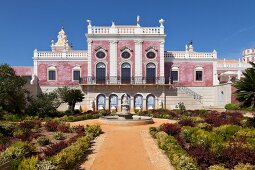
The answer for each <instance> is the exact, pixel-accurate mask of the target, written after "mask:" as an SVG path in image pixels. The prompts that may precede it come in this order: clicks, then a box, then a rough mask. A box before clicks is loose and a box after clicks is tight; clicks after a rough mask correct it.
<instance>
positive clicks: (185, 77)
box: [165, 62, 213, 86]
mask: <svg viewBox="0 0 255 170" xmlns="http://www.w3.org/2000/svg"><path fill="white" fill-rule="evenodd" d="M172 65H173V63H172V62H166V63H165V78H166V79H168V78H169V76H170V71H171V67H172ZM174 66H178V67H179V82H175V84H176V85H177V86H212V85H213V62H178V63H174ZM196 66H202V67H203V69H204V72H203V81H201V82H196V81H195V67H196Z"/></svg>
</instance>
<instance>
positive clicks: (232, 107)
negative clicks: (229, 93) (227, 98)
mask: <svg viewBox="0 0 255 170" xmlns="http://www.w3.org/2000/svg"><path fill="white" fill-rule="evenodd" d="M225 109H227V110H237V109H239V106H238V105H237V104H234V103H228V104H226V105H225Z"/></svg>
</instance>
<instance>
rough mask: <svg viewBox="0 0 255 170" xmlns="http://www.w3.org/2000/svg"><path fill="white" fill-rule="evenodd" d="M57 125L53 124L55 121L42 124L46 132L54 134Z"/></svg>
mask: <svg viewBox="0 0 255 170" xmlns="http://www.w3.org/2000/svg"><path fill="white" fill-rule="evenodd" d="M58 125H59V123H57V122H55V121H47V122H46V123H45V124H44V127H45V128H46V130H47V131H50V132H56V131H57V128H58Z"/></svg>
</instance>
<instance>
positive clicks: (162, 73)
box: [159, 41, 165, 77]
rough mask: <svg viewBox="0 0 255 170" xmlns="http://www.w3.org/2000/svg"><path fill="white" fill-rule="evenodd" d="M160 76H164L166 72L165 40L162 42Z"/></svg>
mask: <svg viewBox="0 0 255 170" xmlns="http://www.w3.org/2000/svg"><path fill="white" fill-rule="evenodd" d="M159 51H160V54H159V55H160V65H159V67H160V77H164V76H165V74H164V72H165V58H164V52H165V41H162V42H160V49H159Z"/></svg>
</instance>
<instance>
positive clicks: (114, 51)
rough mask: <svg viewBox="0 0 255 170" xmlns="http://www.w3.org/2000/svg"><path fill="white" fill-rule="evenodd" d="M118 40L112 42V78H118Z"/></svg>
mask: <svg viewBox="0 0 255 170" xmlns="http://www.w3.org/2000/svg"><path fill="white" fill-rule="evenodd" d="M117 43H118V41H117V40H111V41H110V77H117Z"/></svg>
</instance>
